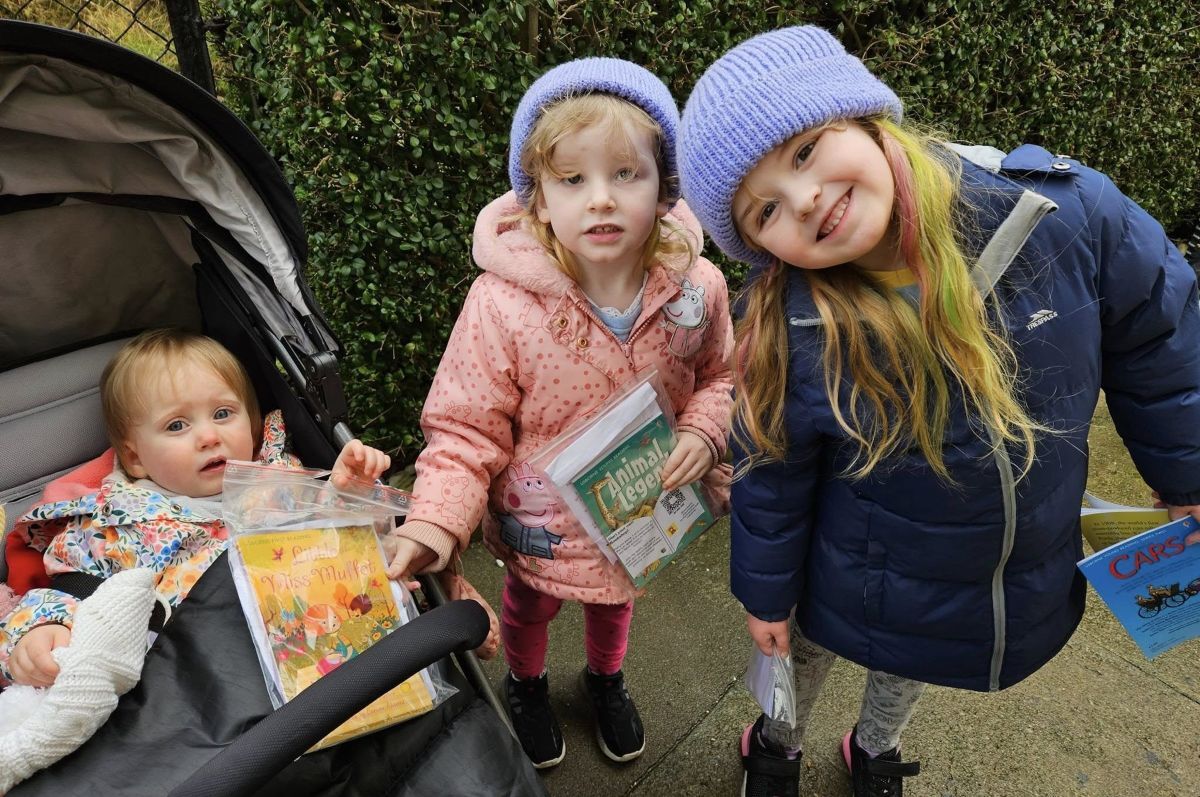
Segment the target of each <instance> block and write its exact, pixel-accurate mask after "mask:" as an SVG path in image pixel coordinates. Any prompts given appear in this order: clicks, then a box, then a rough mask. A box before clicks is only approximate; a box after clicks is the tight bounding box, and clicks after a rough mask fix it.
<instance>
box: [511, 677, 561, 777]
mask: <svg viewBox="0 0 1200 797" xmlns="http://www.w3.org/2000/svg"><path fill="white" fill-rule="evenodd" d="M504 696H505V697H506V698H508V714H509V716H510V717H512V724H513V730H514V731H515V732H516V734H517V741H519V742H520V743H521V749H522V750H524V751H525V755H527V756H529V760H530V761H532V762H533V767H534V769H545V768H547V767H552V766H554V765H555V764H558V763H560V762H561V761H562V760H563V757H564V756H566V754H567V745H566V742H564V741H563V735H562V728H560V727H559V726H558V718H557V717H555V716H554V711H553V709H551V708H550V681H549V679H547V678H546V674H545V673H542V674H541V676H539V677H537V678H520V679H518V678H515V677H513V674H512V673H511V672H510V673H509V674H508V675H507V676H506V677H505V678H504Z"/></svg>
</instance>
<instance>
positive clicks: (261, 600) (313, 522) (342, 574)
mask: <svg viewBox="0 0 1200 797" xmlns="http://www.w3.org/2000/svg"><path fill="white" fill-rule="evenodd" d="M322 475H324V474H323V472H321V471H307V470H282V469H279V468H273V467H269V466H263V465H257V464H253V463H242V462H230V463H228V464H227V465H226V473H225V497H224V503H225V519H226V522H227V524H228V525H229V528H230V531H231V541H232V542H231V545H230V547H229V561H230V565H231V567H232V569H233V576H234V583H235V584H236V585H237V589H238V597H239V599H240V601H241V604H242V609H243V612H244V614H245V616H246V620H247V623H248V625H249V628H250V633H251V637H252V638H253V639H254V642H255V647H256V649H257V653H258V659H259V663H260V664H261V665H262V669H263V675H264V679H265V681H266V684H267V691H268V693H269V694H270V697H271V702H272V704H273V705H275V706H276V707H277V708H278V707H279V706H281V705H283V704H284V703H286V702H287V701H288V700H291V699H292V698H293V697H295V696H296V695H297V694H299V693H300V692H301V691H302V690H304V689H305V688H306V687H308V686H310V685H311V684H313V683H314V682H315V681H316V680H317V679H319V678H321V677H322V676H323V675H325V674H326V673H329V672H331V671H332V670H334V669H336V668H337V667H338V666H339V665H341V664H342V663H343V662H345V661H348V660H349V659H351V658H353V657H354V656H356V655H358V654H359V653H361V652H362V651H364V650H366V649H367V648H369V647H370V646H371V645H372V644H374V643H375V642H378V641H379V640H381V639H383V638H384V637H385V636H387V635H388V634H390V633H391V632H392V631H394V630H396V629H397V628H399V627H400V626H402V625H404V624H405V623H406V622H408V621H409V620H411V619H412V618H413V617H415V616H416V607H415V605H414V604H413V603H412V601H411V598H410V597H409V596H408V594H407V592H406V591H405V590H404V588H403V587H402V586H401V585H399V584H397V583H395V582H393V581H391V580H389V579H388V578H387V575H386V572H385V571H386V562H385V559H384V555H383V551H382V547H381V545H380V541H379V537H378V533H377V531H376V524H379V525H380V526H382V527H383V528H386V529H390V528H391V523H392V518H393V517H394V515H396V514H402V513H403V512H406V511H407V502H408V496H407V494H405V493H402V492H400V491H398V490H393V489H391V488H389V487H385V486H382V485H374V484H372V485H361V486H360V487H359V488H358V489H357V490H356V492H355V493H346V492H339V491H338V490H336V489H334V487H333V485H332V484H330V483H328V482H325V481H322V480H320V478H319V477H320V476H322ZM452 692H453V688H452V687H448V686H447V685H445V683H444V681H443V680H442V679H441V678H439V677H438V676H437V674H436V672H432V671H431V670H428V669H427V670H422V671H421V672H419V673H417V674H416V675H413V676H412V677H411V678H409V679H408V680H406V681H404V682H403V683H401V684H400V685H399V686H396V687H395V688H393V689H392V690H391V691H389V692H387V693H386V694H384V695H382V696H381V697H379V698H378V699H376V700H375V701H374V702H372V703H371V704H370V705H368V706H367V707H366V708H364V709H363V710H362V711H360V712H359V713H357V714H355V715H354V716H353V717H351V718H350V719H349V720H347V721H346V722H345V723H343V724H342V725H340V726H338V728H336V729H335V730H334V731H333V732H331V733H330V734H329V735H328V736H326V737H325V738H324V739H322V740H321V741H320V742H318V743H317V744H316V745H315V746H314V747H313V748H312V750H319V749H322V748H324V747H329V746H330V745H334V744H338V743H340V742H343V741H346V740H348V739H352V738H354V737H356V736H361V735H363V734H366V733H371V732H373V731H376V730H380V729H382V728H385V727H388V726H390V725H394V724H395V723H397V722H401V721H403V720H406V719H409V718H411V717H415V716H418V715H420V714H424V713H425V712H427V711H429V710H430V709H432V708H433V706H434V705H436V704H437V703H439V702H441V700H443V699H445V697H446V696H448V695H449V694H451V693H452ZM310 752H311V751H310Z"/></svg>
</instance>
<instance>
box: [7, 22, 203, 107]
mask: <svg viewBox="0 0 1200 797" xmlns="http://www.w3.org/2000/svg"><path fill="white" fill-rule="evenodd" d="M0 15H2V16H4V17H8V18H10V19H20V20H25V21H27V22H40V23H42V24H43V25H53V26H54V27H57V28H65V29H67V30H73V31H78V32H79V33H86V34H87V35H89V36H96V37H98V38H101V39H106V40H108V41H111V42H116V43H117V44H120V45H121V46H123V47H127V48H129V49H131V50H133V51H135V52H137V53H140V54H141V55H144V56H146V57H147V58H152V59H154V60H155V61H158V62H159V63H160V64H163V65H165V66H168V67H170V68H171V69H175V70H177V71H179V72H182V73H183V74H184V75H186V76H187V77H189V78H191V79H192V80H193V81H195V82H196V83H198V84H199V85H200V86H202V87H203V88H205V89H206V90H208V91H209V92H210V93H211V92H212V91H213V74H212V63H211V60H210V59H209V54H208V47H207V42H206V39H205V32H206V26H205V23H204V20H203V17H202V16H201V13H200V6H199V0H0Z"/></svg>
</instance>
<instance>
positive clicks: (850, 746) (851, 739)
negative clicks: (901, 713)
mask: <svg viewBox="0 0 1200 797" xmlns="http://www.w3.org/2000/svg"><path fill="white" fill-rule="evenodd" d="M857 732H858V726H857V725H855V726H854V728H853V729H851V731H850V732H849V733H847V734H846V737H845V738H844V739H842V758H844V759H845V760H846V766H847V767H848V768H849V769H850V784H851V786H853V787H854V797H901V795H902V794H904V781H903V780H901V778H908V777H912V776H913V775H916V774H918V773H919V772H920V771H921V762H920V761H901V760H900V748H899V747H894V748H892V749H891V750H888V751H887V752H886V753H880V754H879V755H877V756H875V757H874V758H871V756H869V755H868V754H867V752H866V751H865V750H863V749H862V748H861V747H859V746H858V738H857V737H856V735H855V734H857Z"/></svg>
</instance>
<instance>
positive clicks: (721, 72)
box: [679, 25, 903, 265]
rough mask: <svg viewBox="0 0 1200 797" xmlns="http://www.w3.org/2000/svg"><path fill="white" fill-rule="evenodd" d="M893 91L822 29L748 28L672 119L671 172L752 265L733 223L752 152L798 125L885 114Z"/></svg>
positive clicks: (709, 223)
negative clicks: (675, 132)
mask: <svg viewBox="0 0 1200 797" xmlns="http://www.w3.org/2000/svg"><path fill="white" fill-rule="evenodd" d="M902 113H903V107H902V106H901V104H900V100H899V99H898V98H897V97H896V95H895V94H894V93H893V92H892V90H891V89H889V88H888V87H887V86H885V85H884V84H883V82H882V81H880V80H879V79H878V78H876V77H875V76H874V75H872V74H871V73H870V72H869V71H868V70H867V68H866V67H865V66H863V63H862V61H859V60H858V59H857V58H855V57H854V56H852V55H849V54H848V53H847V52H846V50H845V48H844V47H842V45H841V43H840V42H839V41H838V40H837V39H835V38H834V37H833V36H831V35H830V34H829V33H828V32H827V31H825V30H824V29H823V28H818V27H814V26H812V25H805V26H803V27H793V28H782V29H780V30H775V31H771V32H769V33H763V34H760V35H758V36H755V37H754V38H752V39H747V40H746V41H744V42H742V43H741V44H739V45H738V46H737V47H734V48H733V49H732V50H730V51H729V52H727V53H725V54H724V55H723V56H721V57H720V58H718V59H717V60H716V61H715V62H714V63H713V64H712V66H710V67H709V68H708V70H707V71H705V73H704V74H703V75H702V76H701V77H700V80H699V81H698V82H697V83H696V87H695V88H694V89H692V94H691V96H690V97H688V101H687V105H686V106H685V107H684V109H683V120H682V122H681V123H680V126H679V178H680V182H681V183H682V188H683V195H684V197H685V198H686V199H687V203H688V207H690V208H691V209H692V211H693V212H694V213H695V214H696V216H697V217H698V218H699V219H700V223H701V224H702V225H703V226H704V229H705V231H706V232H707V233H708V234H709V236H711V237H712V239H713V240H714V241H716V243H717V246H719V247H721V250H722V251H723V252H725V254H727V255H729V256H730V257H732V258H735V259H737V260H743V261H745V262H748V263H751V264H753V265H767V264H768V263H769V262H770V261H771V256H770V255H769V254H767V253H765V252H756V251H755V250H753V249H751V248H750V247H749V246H748V245H747V244H746V242H745V241H743V240H742V238H741V236H740V235H738V232H737V228H736V227H735V226H734V224H733V215H732V212H731V208H732V205H733V195H734V193H735V192H736V191H737V188H738V186H739V185H741V182H742V179H743V178H745V176H746V173H747V172H749V171H750V170H751V169H752V168H754V165H755V164H756V163H758V161H759V160H760V159H762V157H763V156H764V155H766V154H767V153H768V152H770V151H771V150H772V149H774V148H775V147H777V146H778V145H780V144H782V143H783V142H785V141H787V140H788V139H789V138H791V137H792V136H794V135H796V134H797V133H800V132H803V131H804V130H808V129H810V128H813V127H816V126H818V125H822V124H825V123H826V122H829V121H832V120H835V119H857V118H862V117H864V116H872V115H877V114H887V115H889V116H891V117H892V118H893V119H895V120H897V121H899V120H900V118H901V115H902Z"/></svg>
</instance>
